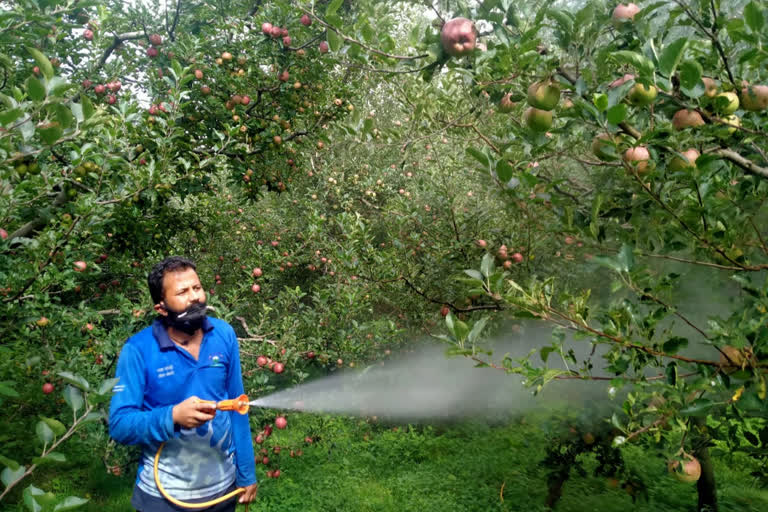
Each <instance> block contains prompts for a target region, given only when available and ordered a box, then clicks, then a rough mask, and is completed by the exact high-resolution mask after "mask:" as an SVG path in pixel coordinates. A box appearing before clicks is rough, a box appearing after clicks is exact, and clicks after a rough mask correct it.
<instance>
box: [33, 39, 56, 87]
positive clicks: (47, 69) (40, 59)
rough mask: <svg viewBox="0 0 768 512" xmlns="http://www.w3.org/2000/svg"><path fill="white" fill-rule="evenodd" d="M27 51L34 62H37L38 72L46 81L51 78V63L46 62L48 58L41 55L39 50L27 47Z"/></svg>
mask: <svg viewBox="0 0 768 512" xmlns="http://www.w3.org/2000/svg"><path fill="white" fill-rule="evenodd" d="M27 51H28V52H29V53H30V55H32V57H33V58H34V59H35V61H37V65H38V66H39V67H40V71H41V72H42V73H43V76H44V77H45V78H46V80H50V79H51V78H53V65H51V61H49V60H48V57H46V56H45V55H43V54H42V52H40V50H38V49H36V48H32V47H29V46H28V47H27Z"/></svg>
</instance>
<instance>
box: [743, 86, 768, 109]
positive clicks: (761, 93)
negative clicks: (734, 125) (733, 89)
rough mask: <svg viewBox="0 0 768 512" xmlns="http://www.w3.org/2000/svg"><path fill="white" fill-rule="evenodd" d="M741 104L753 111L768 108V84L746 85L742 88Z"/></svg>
mask: <svg viewBox="0 0 768 512" xmlns="http://www.w3.org/2000/svg"><path fill="white" fill-rule="evenodd" d="M741 104H742V107H744V110H749V111H752V112H758V111H760V110H765V109H766V108H768V85H753V86H751V87H749V86H747V87H744V88H743V89H742V90H741Z"/></svg>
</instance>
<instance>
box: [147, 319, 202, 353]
mask: <svg viewBox="0 0 768 512" xmlns="http://www.w3.org/2000/svg"><path fill="white" fill-rule="evenodd" d="M212 329H213V324H212V323H211V322H210V321H209V320H208V317H205V318H204V319H203V332H204V333H206V332H209V331H211V330H212ZM152 335H153V336H154V337H155V339H156V340H157V344H158V345H159V346H160V349H161V350H162V349H167V348H173V347H174V346H176V344H175V343H174V342H173V340H172V339H171V337H170V336H168V329H166V327H165V324H164V323H163V320H162V319H161V318H160V317H158V318H156V319H155V321H154V322H153V323H152Z"/></svg>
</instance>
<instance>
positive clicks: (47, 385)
mask: <svg viewBox="0 0 768 512" xmlns="http://www.w3.org/2000/svg"><path fill="white" fill-rule="evenodd" d="M43 393H44V394H46V395H50V394H51V393H53V384H51V383H50V382H46V383H45V384H43Z"/></svg>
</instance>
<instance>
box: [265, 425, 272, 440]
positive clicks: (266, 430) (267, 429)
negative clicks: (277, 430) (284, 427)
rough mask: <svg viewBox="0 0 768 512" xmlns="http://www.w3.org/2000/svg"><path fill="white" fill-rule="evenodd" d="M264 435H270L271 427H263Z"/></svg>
mask: <svg viewBox="0 0 768 512" xmlns="http://www.w3.org/2000/svg"><path fill="white" fill-rule="evenodd" d="M264 435H265V436H267V437H269V436H271V435H272V425H267V426H266V427H264Z"/></svg>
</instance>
